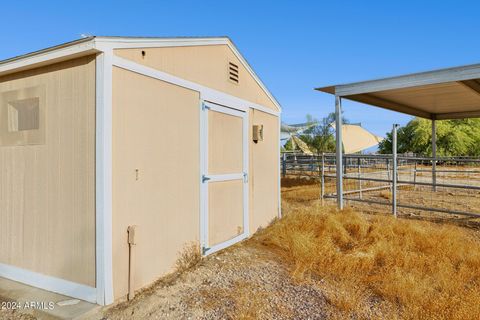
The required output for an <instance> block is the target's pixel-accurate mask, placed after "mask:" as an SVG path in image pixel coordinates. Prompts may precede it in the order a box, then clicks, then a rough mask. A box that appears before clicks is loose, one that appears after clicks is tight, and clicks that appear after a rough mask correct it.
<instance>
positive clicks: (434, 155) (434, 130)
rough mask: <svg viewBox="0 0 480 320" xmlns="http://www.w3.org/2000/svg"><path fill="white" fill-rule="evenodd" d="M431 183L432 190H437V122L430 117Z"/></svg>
mask: <svg viewBox="0 0 480 320" xmlns="http://www.w3.org/2000/svg"><path fill="white" fill-rule="evenodd" d="M432 158H433V160H432V185H433V192H436V191H437V124H436V120H435V118H434V119H432Z"/></svg>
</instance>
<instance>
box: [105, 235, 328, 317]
mask: <svg viewBox="0 0 480 320" xmlns="http://www.w3.org/2000/svg"><path fill="white" fill-rule="evenodd" d="M147 318H148V319H237V318H243V319H325V318H327V302H326V300H325V297H324V294H323V293H322V290H321V289H320V288H319V287H318V286H314V285H311V284H308V283H294V282H293V281H292V280H291V277H290V275H289V274H288V270H287V269H286V267H285V266H284V265H283V264H282V263H281V262H280V261H278V259H277V258H276V257H275V256H274V255H273V254H271V253H269V252H267V251H266V250H262V249H261V248H258V247H256V246H254V245H253V246H252V245H248V242H247V245H245V244H240V245H237V246H234V247H232V248H230V249H227V250H225V251H224V252H221V253H218V254H215V255H213V256H209V257H208V258H206V259H203V260H202V262H201V263H200V264H199V265H197V266H196V267H194V268H193V269H191V270H189V271H187V272H185V273H184V274H182V275H180V276H179V277H177V278H176V279H175V280H173V281H171V283H168V284H165V283H162V282H160V283H158V284H157V285H155V286H154V287H152V288H150V289H147V290H146V291H145V292H143V293H141V294H140V295H138V296H137V297H136V298H135V299H134V300H133V301H131V302H129V303H121V304H119V305H117V306H115V307H112V308H111V309H109V310H107V311H106V312H105V314H104V319H147Z"/></svg>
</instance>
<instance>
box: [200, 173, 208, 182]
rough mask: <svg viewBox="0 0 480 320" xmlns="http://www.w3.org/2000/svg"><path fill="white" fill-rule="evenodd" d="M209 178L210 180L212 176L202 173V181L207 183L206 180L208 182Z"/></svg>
mask: <svg viewBox="0 0 480 320" xmlns="http://www.w3.org/2000/svg"><path fill="white" fill-rule="evenodd" d="M208 180H210V178H209V177H207V176H206V175H204V174H203V175H202V182H203V183H205V182H207V181H208Z"/></svg>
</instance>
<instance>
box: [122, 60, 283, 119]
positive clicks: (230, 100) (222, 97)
mask: <svg viewBox="0 0 480 320" xmlns="http://www.w3.org/2000/svg"><path fill="white" fill-rule="evenodd" d="M113 65H114V66H116V67H119V68H122V69H125V70H128V71H132V72H135V73H138V74H141V75H144V76H147V77H150V78H154V79H158V80H162V81H165V82H169V83H172V84H175V85H178V86H181V87H183V88H187V89H191V90H194V91H198V92H200V94H201V95H202V98H203V99H204V100H205V101H209V102H213V103H217V104H221V105H225V106H229V107H232V108H235V109H239V110H242V111H245V112H247V111H248V109H249V108H253V109H257V110H260V111H262V112H265V113H268V114H272V115H275V116H278V115H279V114H280V112H278V111H275V110H272V109H269V108H267V107H264V106H262V105H259V104H256V103H253V102H250V101H247V100H243V99H241V98H237V97H235V96H232V95H229V94H227V93H224V92H221V91H217V90H214V89H211V88H209V87H205V86H202V85H200V84H198V83H195V82H192V81H188V80H185V79H182V78H179V77H177V76H174V75H171V74H169V73H166V72H163V71H159V70H156V69H153V68H150V67H147V66H144V65H141V64H139V63H136V62H134V61H131V60H127V59H124V58H121V57H118V56H115V55H114V56H113Z"/></svg>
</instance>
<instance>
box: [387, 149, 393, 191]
mask: <svg viewBox="0 0 480 320" xmlns="http://www.w3.org/2000/svg"><path fill="white" fill-rule="evenodd" d="M392 151H393V147H392ZM386 161H387V180H391V176H392V175H391V173H390V160H389V159H386ZM390 192H392V184H391V183H390Z"/></svg>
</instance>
